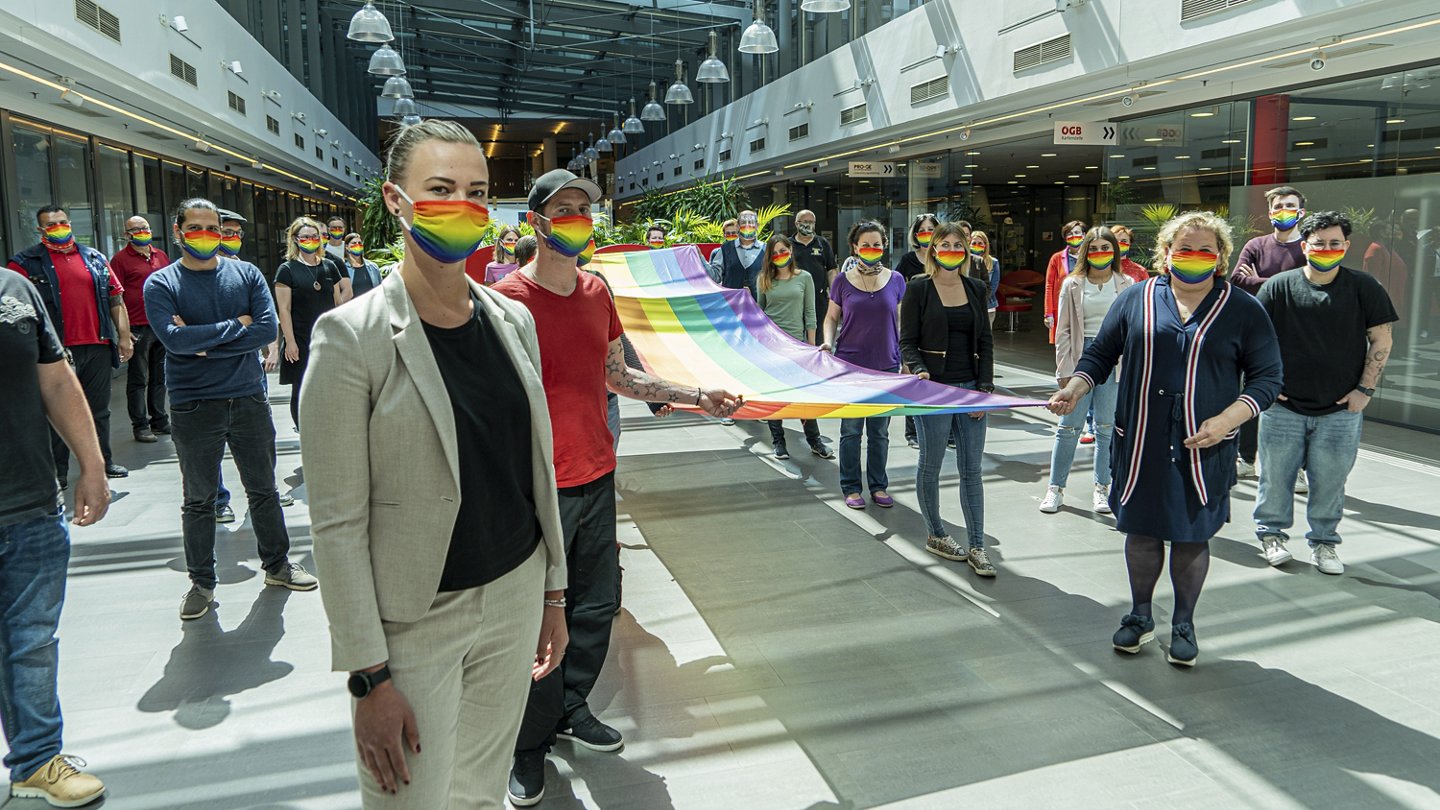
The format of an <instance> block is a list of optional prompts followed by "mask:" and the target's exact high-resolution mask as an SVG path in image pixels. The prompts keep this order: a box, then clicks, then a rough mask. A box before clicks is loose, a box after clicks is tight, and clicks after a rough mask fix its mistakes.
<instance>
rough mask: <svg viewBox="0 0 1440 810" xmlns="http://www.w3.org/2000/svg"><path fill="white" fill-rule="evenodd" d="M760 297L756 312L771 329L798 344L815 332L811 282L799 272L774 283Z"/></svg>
mask: <svg viewBox="0 0 1440 810" xmlns="http://www.w3.org/2000/svg"><path fill="white" fill-rule="evenodd" d="M759 295H760V309H762V310H764V312H765V314H766V315H769V316H770V320H772V321H774V322H775V325H776V326H778V327H780V328H781V329H783V330H785V332H786V334H788V335H790V336H791V337H793V338H795V339H796V340H799V341H804V340H805V333H806V331H808V330H812V329H814V328H815V281H814V280H813V279H811V278H810V274H809V273H807V272H805V271H803V270H801V271H800V272H799V273H797V274H795V275H792V276H791V277H790V278H787V279H785V280H784V281H781V280H779V279H776V281H775V286H773V287H771V288H770V292H762V293H760V294H759Z"/></svg>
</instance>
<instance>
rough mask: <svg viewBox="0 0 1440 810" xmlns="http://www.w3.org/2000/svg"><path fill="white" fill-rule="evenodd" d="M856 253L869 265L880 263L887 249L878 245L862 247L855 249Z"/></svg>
mask: <svg viewBox="0 0 1440 810" xmlns="http://www.w3.org/2000/svg"><path fill="white" fill-rule="evenodd" d="M855 255H856V257H858V258H859V259H860V261H862V262H864V263H866V264H868V265H876V264H879V263H880V257H881V256H884V255H885V250H884V249H883V248H877V247H862V248H860V249H859V250H857V251H855Z"/></svg>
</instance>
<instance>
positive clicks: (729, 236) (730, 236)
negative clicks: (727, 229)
mask: <svg viewBox="0 0 1440 810" xmlns="http://www.w3.org/2000/svg"><path fill="white" fill-rule="evenodd" d="M739 238H740V237H739V236H738V235H736V234H730V233H727V234H725V241H726V242H734V241H735V240H736V239H739Z"/></svg>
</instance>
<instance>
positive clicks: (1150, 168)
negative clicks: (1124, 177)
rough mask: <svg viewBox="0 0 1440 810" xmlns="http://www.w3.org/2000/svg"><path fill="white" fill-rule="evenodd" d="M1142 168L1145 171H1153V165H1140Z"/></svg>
mask: <svg viewBox="0 0 1440 810" xmlns="http://www.w3.org/2000/svg"><path fill="white" fill-rule="evenodd" d="M1142 168H1143V170H1144V171H1147V172H1153V171H1155V167H1154V166H1144V167H1142Z"/></svg>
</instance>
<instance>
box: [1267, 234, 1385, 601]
mask: <svg viewBox="0 0 1440 810" xmlns="http://www.w3.org/2000/svg"><path fill="white" fill-rule="evenodd" d="M1300 234H1301V238H1302V242H1303V244H1302V247H1303V249H1304V251H1305V261H1306V264H1305V266H1304V267H1301V268H1298V269H1295V270H1287V271H1285V272H1283V273H1280V274H1279V275H1277V276H1274V277H1272V278H1271V279H1270V280H1269V281H1266V282H1265V285H1264V286H1263V287H1261V288H1260V294H1259V296H1258V297H1259V300H1260V303H1261V304H1262V305H1263V306H1264V307H1265V311H1266V312H1267V313H1269V315H1270V320H1271V321H1272V322H1273V323H1274V324H1275V334H1276V337H1277V338H1278V340H1279V341H1280V356H1281V359H1283V360H1284V362H1285V386H1284V389H1283V390H1282V392H1281V394H1280V399H1279V401H1278V402H1277V403H1276V404H1275V405H1274V406H1272V407H1271V408H1270V409H1269V410H1267V411H1265V413H1263V414H1261V416H1260V494H1259V496H1258V498H1257V499H1256V504H1255V533H1256V534H1257V535H1258V536H1259V538H1260V546H1261V553H1262V554H1263V555H1264V557H1265V559H1266V561H1267V562H1269V563H1270V564H1271V565H1276V566H1278V565H1281V564H1282V563H1285V562H1287V561H1289V560H1290V559H1291V555H1290V552H1289V551H1287V550H1286V549H1285V542H1286V541H1287V540H1289V536H1288V535H1287V534H1286V533H1285V530H1286V529H1289V528H1290V526H1291V524H1292V523H1293V521H1294V512H1295V497H1294V495H1293V493H1292V492H1291V482H1293V481H1294V480H1295V474H1296V472H1297V471H1298V470H1299V469H1300V467H1301V465H1302V464H1303V465H1304V467H1305V469H1306V470H1307V471H1308V472H1309V476H1310V497H1309V499H1308V501H1307V503H1306V509H1305V516H1306V518H1307V520H1308V521H1309V524H1310V531H1308V532H1306V534H1305V537H1306V539H1308V540H1309V541H1310V547H1311V560H1312V561H1313V562H1314V563H1315V565H1316V567H1318V568H1319V569H1320V571H1321V572H1323V573H1326V574H1341V573H1344V571H1345V567H1344V566H1343V565H1342V564H1341V563H1340V558H1339V556H1338V555H1336V553H1335V546H1336V545H1338V544H1339V543H1340V535H1339V534H1338V533H1337V532H1336V529H1337V528H1338V527H1339V525H1340V516H1341V508H1342V507H1343V506H1344V504H1345V479H1346V477H1347V476H1348V475H1349V474H1350V468H1351V467H1353V466H1354V464H1355V455H1356V452H1357V451H1358V450H1359V447H1360V428H1361V423H1362V413H1363V412H1364V410H1365V406H1366V405H1369V404H1370V399H1371V397H1373V396H1375V387H1376V386H1377V385H1379V384H1380V374H1381V372H1382V371H1384V369H1385V362H1386V361H1387V360H1389V358H1390V346H1391V330H1392V328H1393V324H1394V323H1395V321H1397V320H1399V316H1397V315H1396V314H1395V307H1394V306H1393V305H1392V304H1391V303H1390V296H1389V295H1388V294H1387V293H1386V292H1385V288H1384V287H1382V286H1381V285H1380V282H1379V281H1377V280H1376V279H1375V278H1374V277H1373V276H1371V275H1369V274H1367V273H1362V272H1359V271H1357V270H1351V269H1350V268H1348V267H1342V266H1340V261H1341V260H1342V259H1343V258H1344V257H1345V253H1346V251H1348V250H1349V249H1350V220H1349V219H1348V218H1347V217H1346V216H1345V215H1344V214H1339V213H1336V212H1333V211H1322V212H1320V213H1316V214H1312V215H1311V216H1309V217H1307V218H1306V219H1305V220H1304V221H1303V222H1302V223H1301V225H1300Z"/></svg>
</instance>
